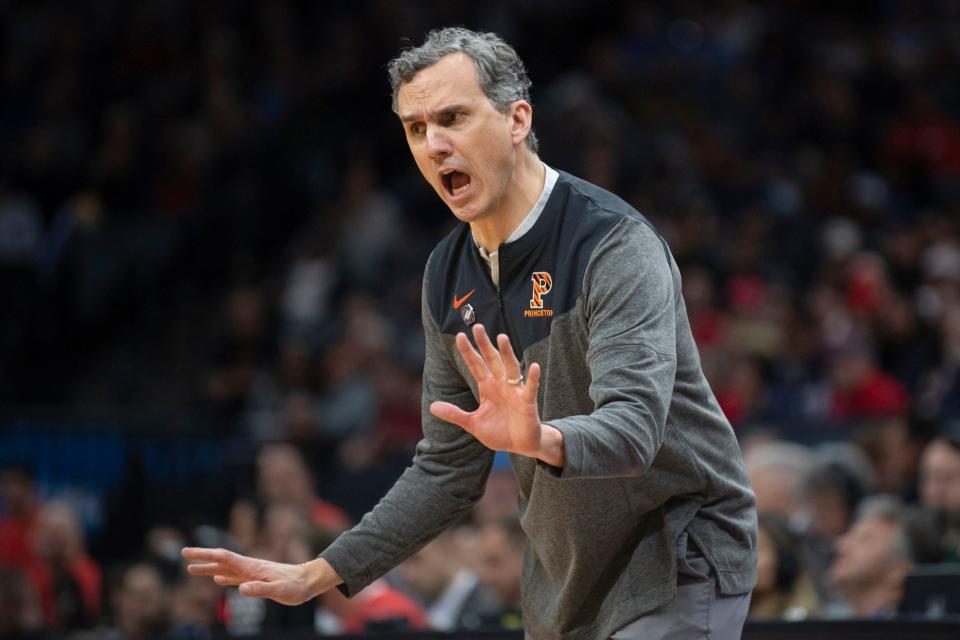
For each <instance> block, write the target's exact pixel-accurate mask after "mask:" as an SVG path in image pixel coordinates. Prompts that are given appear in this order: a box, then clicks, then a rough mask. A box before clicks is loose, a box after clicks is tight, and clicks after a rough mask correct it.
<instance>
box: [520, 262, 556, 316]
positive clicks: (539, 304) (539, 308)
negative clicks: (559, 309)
mask: <svg viewBox="0 0 960 640" xmlns="http://www.w3.org/2000/svg"><path fill="white" fill-rule="evenodd" d="M530 280H531V281H532V282H533V296H532V297H531V298H530V308H529V309H524V311H523V317H525V318H549V317H551V316H553V309H544V308H543V296H545V295H547V294H548V293H550V289H552V288H553V277H552V276H551V275H550V274H549V273H547V272H546V271H534V272H533V274H532V275H531V276H530Z"/></svg>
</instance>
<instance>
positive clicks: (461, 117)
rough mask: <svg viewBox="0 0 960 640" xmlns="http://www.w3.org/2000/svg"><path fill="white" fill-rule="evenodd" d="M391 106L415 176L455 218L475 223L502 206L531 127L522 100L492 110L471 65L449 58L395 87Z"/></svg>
mask: <svg viewBox="0 0 960 640" xmlns="http://www.w3.org/2000/svg"><path fill="white" fill-rule="evenodd" d="M397 107H398V111H399V114H400V119H401V121H402V122H403V126H404V131H405V132H406V136H407V144H408V145H409V146H410V152H411V153H412V154H413V159H414V160H415V161H416V163H417V167H418V168H419V169H420V173H422V174H423V177H424V178H425V179H426V181H427V182H428V183H429V184H430V186H431V187H433V189H434V190H435V191H436V192H437V195H439V196H440V199H442V200H443V201H444V202H445V203H446V205H447V206H448V207H450V210H451V211H452V212H453V214H454V215H455V216H456V217H457V218H458V219H460V220H462V221H464V222H475V221H478V220H481V219H483V218H484V217H486V216H488V215H491V214H495V213H496V212H497V211H498V210H499V209H500V208H501V207H503V206H504V205H505V202H506V200H507V198H508V195H509V188H510V186H511V184H512V178H513V174H514V168H515V166H516V162H517V154H518V153H519V151H520V146H521V145H523V144H525V143H524V140H525V139H526V136H527V133H528V132H529V130H530V115H531V109H530V105H529V104H528V103H527V102H525V101H522V100H521V101H518V102H515V103H513V104H512V105H511V106H510V108H509V109H507V112H506V113H500V112H499V111H497V109H496V108H495V107H494V106H493V103H492V102H490V99H489V98H487V96H486V94H485V93H484V92H483V89H482V88H481V87H480V83H479V81H478V79H477V73H476V69H475V66H474V62H473V60H472V59H471V58H470V57H469V56H467V55H466V54H464V53H454V54H450V55H448V56H445V57H443V58H441V59H440V61H439V62H437V63H436V64H434V65H432V66H430V67H427V68H426V69H423V70H421V71H420V72H419V73H417V75H415V76H414V77H413V79H412V80H410V81H409V82H407V83H406V84H404V85H402V86H401V87H400V89H399V91H398V93H397Z"/></svg>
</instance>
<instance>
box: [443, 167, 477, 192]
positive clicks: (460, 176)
mask: <svg viewBox="0 0 960 640" xmlns="http://www.w3.org/2000/svg"><path fill="white" fill-rule="evenodd" d="M440 178H441V180H442V181H443V188H444V189H446V191H447V195H449V196H451V197H454V198H455V197H457V196H459V195H461V194H463V193H465V192H466V191H467V190H468V189H469V188H470V175H469V174H467V173H464V172H462V171H456V170H453V171H448V172H447V173H444V174H443V175H441V176H440Z"/></svg>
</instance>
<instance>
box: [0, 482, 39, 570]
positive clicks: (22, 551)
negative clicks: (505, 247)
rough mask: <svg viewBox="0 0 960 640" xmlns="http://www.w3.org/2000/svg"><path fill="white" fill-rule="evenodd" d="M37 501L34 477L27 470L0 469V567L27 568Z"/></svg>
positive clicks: (32, 554) (30, 558)
mask: <svg viewBox="0 0 960 640" xmlns="http://www.w3.org/2000/svg"><path fill="white" fill-rule="evenodd" d="M39 511H40V498H39V497H38V496H37V489H36V486H35V485H34V481H33V474H32V473H31V472H30V470H29V469H28V468H27V467H26V466H22V465H10V466H7V467H4V468H3V469H0V567H18V568H20V569H24V568H26V567H27V566H29V565H30V564H31V562H32V559H33V557H34V550H33V548H32V546H31V542H30V541H31V540H32V539H33V532H34V528H35V527H36V522H37V515H38V513H39Z"/></svg>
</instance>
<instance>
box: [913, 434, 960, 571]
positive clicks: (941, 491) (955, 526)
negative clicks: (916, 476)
mask: <svg viewBox="0 0 960 640" xmlns="http://www.w3.org/2000/svg"><path fill="white" fill-rule="evenodd" d="M920 499H921V502H922V504H923V506H925V507H927V508H929V509H931V510H933V511H934V512H936V513H937V514H938V515H939V517H940V519H941V526H942V538H941V546H942V550H943V553H944V559H945V560H947V561H950V562H960V437H956V436H954V435H952V434H950V435H943V436H940V437H938V438H936V439H934V440H933V441H932V442H931V443H930V444H929V445H927V448H926V449H925V450H924V452H923V457H922V459H921V463H920Z"/></svg>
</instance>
